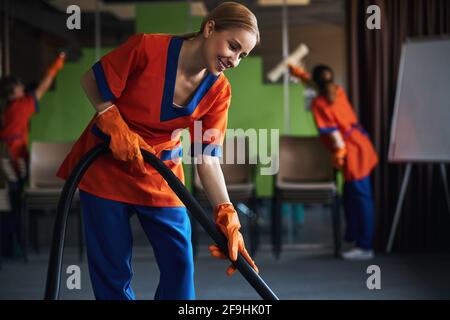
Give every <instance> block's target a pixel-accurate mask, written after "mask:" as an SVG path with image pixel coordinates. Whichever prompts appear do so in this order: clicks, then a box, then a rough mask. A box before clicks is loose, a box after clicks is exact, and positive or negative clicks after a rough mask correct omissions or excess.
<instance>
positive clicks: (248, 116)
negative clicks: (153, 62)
mask: <svg viewBox="0 0 450 320" xmlns="http://www.w3.org/2000/svg"><path fill="white" fill-rule="evenodd" d="M168 17H170V19H169V18H168ZM187 17H188V6H187V4H179V3H178V4H177V3H167V4H161V3H159V4H147V5H141V4H140V5H136V32H147V33H150V32H158V33H175V34H179V33H184V32H186V31H187V27H188V25H189V24H188V22H187ZM200 22H201V19H200V18H198V17H194V18H193V19H192V27H193V30H198V28H199V26H200ZM263 41H264V39H263ZM107 51H108V49H105V50H104V51H103V53H106V52H107ZM94 62H95V57H94V50H93V49H92V48H86V49H84V50H83V58H82V59H81V60H80V61H78V62H77V63H67V64H66V66H65V67H64V69H63V70H62V71H61V72H60V74H59V75H58V77H57V79H56V87H55V89H56V90H54V91H51V92H48V93H47V94H46V95H45V96H44V98H43V99H42V101H41V103H40V104H41V112H40V113H39V114H37V115H36V116H35V117H34V118H33V120H32V122H31V137H30V138H31V140H46V141H69V140H75V139H77V138H78V137H79V136H80V134H81V132H82V131H83V129H84V128H85V126H86V124H87V123H88V122H89V120H90V119H91V117H92V115H93V114H94V109H93V108H92V107H91V106H90V105H89V102H88V100H87V98H86V97H85V95H84V93H83V92H82V89H81V87H80V84H79V80H80V78H81V76H82V74H83V73H84V72H85V71H86V70H88V69H89V68H90V67H91V66H92V64H93V63H94ZM226 75H227V77H228V79H229V80H230V83H231V86H232V95H233V97H232V103H231V107H230V111H229V123H228V127H229V128H242V129H244V130H245V129H248V128H256V129H269V130H270V129H279V130H280V134H282V133H284V128H283V121H284V120H283V119H284V118H283V87H282V86H281V85H278V84H275V85H273V84H270V85H266V84H264V83H263V82H262V79H263V75H262V61H261V58H260V57H256V56H251V57H249V58H246V59H244V60H243V61H242V62H241V64H240V65H239V67H238V68H236V69H234V70H228V71H227V72H226ZM290 113H291V116H290V120H291V123H290V126H291V134H295V135H316V134H317V131H316V128H315V125H314V121H313V118H312V114H311V112H309V111H306V110H305V109H304V106H303V92H302V87H301V86H300V85H291V86H290ZM189 172H190V170H189V166H187V167H186V178H187V179H186V184H187V185H188V186H189V185H190V179H189V176H190V173H189ZM257 172H259V170H258V171H257ZM257 193H258V196H270V195H271V193H272V177H271V176H258V177H257Z"/></svg>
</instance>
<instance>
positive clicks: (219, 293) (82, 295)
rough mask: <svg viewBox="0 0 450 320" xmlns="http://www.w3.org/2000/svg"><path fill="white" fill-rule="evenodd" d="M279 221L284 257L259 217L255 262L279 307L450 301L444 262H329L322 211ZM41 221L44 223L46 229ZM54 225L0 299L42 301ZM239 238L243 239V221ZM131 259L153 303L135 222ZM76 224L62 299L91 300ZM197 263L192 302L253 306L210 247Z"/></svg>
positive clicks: (9, 263) (145, 251) (150, 274)
mask: <svg viewBox="0 0 450 320" xmlns="http://www.w3.org/2000/svg"><path fill="white" fill-rule="evenodd" d="M287 217H289V212H288V213H287V215H285V219H284V223H283V225H284V235H285V237H284V243H285V246H284V247H285V249H284V252H283V254H282V255H281V258H280V260H275V259H274V257H273V255H272V253H271V247H270V245H269V233H268V229H269V224H268V221H269V219H268V218H267V213H266V214H262V219H261V221H260V223H261V228H262V239H261V243H262V245H261V246H260V249H259V250H258V252H257V255H256V256H255V257H254V258H255V261H256V263H257V264H258V267H259V269H260V271H261V273H260V275H261V277H262V278H263V279H264V280H265V281H266V282H267V284H268V285H269V286H270V287H271V288H272V289H273V291H274V292H275V293H276V294H277V295H278V296H279V298H280V299H449V298H450V272H448V270H450V254H449V253H442V254H421V255H398V254H394V255H390V256H386V255H384V254H382V253H379V254H377V255H376V258H375V259H374V260H371V261H370V262H347V261H342V260H339V259H335V258H333V256H332V232H331V219H330V215H329V211H328V210H324V208H320V207H319V208H306V209H305V212H304V215H303V216H301V217H298V216H295V214H293V217H291V219H287ZM45 219H48V221H47V222H46V221H45ZM50 221H52V217H47V218H46V217H45V216H44V217H43V218H41V219H40V222H39V223H40V232H39V233H40V234H41V238H40V244H41V250H40V254H37V253H35V252H33V250H32V248H30V249H31V252H32V253H31V255H30V261H29V262H28V263H24V262H23V261H22V260H20V259H15V260H7V259H6V260H4V261H3V266H2V269H1V270H0V299H42V297H43V293H44V285H45V279H46V272H47V259H48V245H49V243H50V239H51V236H50V235H51V232H49V230H51V228H50V225H51V223H50ZM241 221H242V223H243V233H244V234H245V219H241ZM132 224H133V231H134V232H133V233H134V234H135V240H136V241H135V244H136V247H135V248H134V257H133V268H134V278H133V283H132V286H133V289H134V291H135V293H136V297H137V298H138V299H152V298H153V294H154V292H155V288H156V286H157V283H158V277H159V272H158V269H157V266H156V263H155V260H154V258H153V253H152V250H151V248H150V247H149V245H148V242H147V241H146V239H145V236H144V235H143V233H142V231H141V230H140V228H139V225H138V224H136V220H134V221H132ZM76 235H77V233H76V223H75V220H74V221H72V222H71V221H69V234H68V249H67V250H66V256H65V260H64V270H65V269H66V268H67V266H68V265H72V264H76V265H79V266H80V268H81V290H76V289H75V290H68V289H67V287H66V280H67V277H68V275H67V274H65V273H64V274H63V278H62V281H61V284H62V292H61V299H93V294H92V290H91V287H90V282H89V273H88V269H87V264H86V259H85V258H84V260H83V261H82V262H80V261H79V260H78V255H77V248H76V246H75V244H76V243H77V239H76ZM200 243H201V245H200V248H199V252H198V255H197V259H196V271H195V280H196V293H197V298H198V299H232V300H236V299H259V297H258V295H257V294H256V293H255V292H254V290H253V289H252V288H251V287H250V285H248V284H247V282H246V281H245V279H244V278H243V277H242V276H241V275H239V274H236V275H235V276H233V277H232V278H228V277H227V276H226V275H225V269H226V267H227V263H226V262H225V261H222V260H216V259H213V258H211V257H210V256H209V253H208V251H207V244H208V243H209V239H208V238H207V237H206V235H205V234H201V235H200ZM370 265H378V266H379V267H380V269H381V289H380V290H369V289H368V288H367V285H366V281H367V278H368V277H369V276H370V275H369V274H367V267H368V266H370Z"/></svg>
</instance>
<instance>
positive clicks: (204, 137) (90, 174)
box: [57, 34, 231, 207]
mask: <svg viewBox="0 0 450 320" xmlns="http://www.w3.org/2000/svg"><path fill="white" fill-rule="evenodd" d="M182 43H183V39H182V38H179V37H175V36H171V35H162V34H137V35H134V36H132V37H130V39H128V41H127V42H126V43H124V44H123V45H121V46H120V47H118V48H117V49H115V50H113V51H112V52H110V53H109V54H107V55H106V56H104V57H102V58H101V60H100V61H99V62H97V63H96V64H95V65H94V66H93V71H94V74H95V78H96V82H97V85H98V88H99V91H100V93H101V94H102V97H103V99H104V100H105V101H113V102H114V103H115V104H116V105H117V107H118V109H119V111H120V113H121V115H122V117H123V118H124V120H125V122H126V123H127V124H128V126H129V127H130V129H131V130H132V131H134V132H136V133H138V134H139V135H140V136H141V137H142V138H143V139H144V140H145V141H146V142H147V143H148V144H149V145H151V146H153V147H154V148H155V151H156V155H157V156H159V157H160V158H161V159H162V160H164V162H165V163H166V165H168V166H169V167H170V168H171V169H172V171H173V172H174V174H175V175H176V176H177V177H178V178H179V179H180V180H181V181H182V182H184V174H183V167H182V164H181V161H177V160H176V159H174V158H177V157H178V156H179V155H180V153H181V145H180V134H176V135H175V136H174V137H172V133H173V132H174V130H177V129H180V128H189V129H190V132H191V142H192V143H195V144H199V145H200V148H197V147H195V148H192V147H191V149H192V150H200V152H202V150H204V149H208V150H209V151H210V154H211V155H213V156H214V155H216V156H219V155H220V150H221V146H222V143H223V136H224V134H225V130H226V126H227V115H228V108H229V105H230V100H231V87H230V84H229V82H228V80H227V79H226V77H225V76H224V75H223V74H220V75H219V76H214V75H213V74H211V73H208V75H207V76H206V77H205V78H204V79H203V80H202V82H201V84H200V85H199V87H198V88H197V89H196V91H195V93H194V94H193V96H192V99H191V100H190V102H189V103H188V104H187V105H186V106H184V107H183V108H177V107H176V106H174V105H173V95H174V89H175V80H176V72H177V65H178V56H179V53H180V49H181V46H182ZM195 120H197V121H202V122H201V124H202V131H201V133H202V134H200V135H196V136H194V135H193V133H194V121H195ZM207 130H208V131H207ZM205 131H207V132H206V134H203V133H205ZM101 134H102V133H101V132H100V131H99V129H98V127H97V126H95V124H94V121H93V120H91V122H90V123H89V125H88V126H87V128H86V129H85V131H84V132H83V134H82V135H81V137H80V138H79V139H78V141H77V142H76V143H75V145H74V147H73V149H72V151H71V152H70V154H69V155H68V156H67V158H66V159H65V161H64V163H63V164H62V166H61V168H60V169H59V171H58V173H57V175H58V176H59V177H61V178H64V179H66V178H67V177H68V176H69V174H70V172H71V171H72V169H73V168H74V166H75V165H76V164H77V163H78V161H79V160H80V158H81V157H82V156H83V155H84V154H85V153H86V152H87V151H88V150H90V149H91V148H93V147H94V146H95V145H97V144H98V143H101V142H103V141H104V140H102V139H101V138H100V137H101ZM167 155H169V157H167ZM146 168H147V171H148V174H147V175H146V176H145V177H135V176H131V175H130V174H129V172H128V166H127V164H126V163H124V162H121V161H119V160H116V159H114V158H113V157H112V155H111V154H108V155H104V156H102V157H100V158H99V159H97V160H96V161H95V162H94V163H93V164H92V165H91V166H90V167H89V169H88V170H87V172H86V173H85V175H84V177H83V179H82V181H81V183H80V185H79V188H80V189H81V190H83V191H86V192H89V193H91V194H94V195H96V196H99V197H102V198H106V199H110V200H115V201H121V202H126V203H131V204H137V205H146V206H156V207H172V206H183V204H182V202H181V201H180V200H179V199H178V197H177V196H176V195H175V193H174V192H173V191H172V190H171V189H170V187H169V186H168V184H167V183H166V182H165V180H164V179H163V178H162V176H161V175H159V173H158V172H157V171H156V170H155V169H154V168H153V167H151V166H150V165H148V164H146Z"/></svg>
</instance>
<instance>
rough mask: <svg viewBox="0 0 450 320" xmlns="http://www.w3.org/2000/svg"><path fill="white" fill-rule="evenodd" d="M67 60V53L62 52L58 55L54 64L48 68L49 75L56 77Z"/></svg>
mask: <svg viewBox="0 0 450 320" xmlns="http://www.w3.org/2000/svg"><path fill="white" fill-rule="evenodd" d="M65 61H66V54H65V53H64V52H61V53H60V54H59V55H58V58H56V60H55V61H54V62H53V64H52V65H51V66H50V67H49V68H48V70H47V75H48V76H50V77H52V78H54V77H55V76H56V74H57V73H58V72H59V70H61V69H62V68H63V67H64V63H65Z"/></svg>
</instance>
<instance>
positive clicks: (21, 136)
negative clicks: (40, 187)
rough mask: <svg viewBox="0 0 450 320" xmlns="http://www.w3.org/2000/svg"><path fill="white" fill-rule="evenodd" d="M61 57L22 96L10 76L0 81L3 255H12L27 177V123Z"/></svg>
mask: <svg viewBox="0 0 450 320" xmlns="http://www.w3.org/2000/svg"><path fill="white" fill-rule="evenodd" d="M64 61H65V54H64V53H61V54H59V56H58V57H57V59H56V60H55V61H54V62H53V64H52V65H51V66H50V67H49V68H48V70H47V73H46V75H45V77H44V78H43V79H42V80H41V82H40V83H39V84H38V86H37V88H36V89H35V90H34V91H33V92H31V93H26V92H25V87H24V85H23V84H22V82H21V81H20V80H19V79H18V78H16V77H14V76H6V77H5V78H3V79H1V80H0V100H1V104H2V126H1V130H0V139H1V140H2V143H3V146H4V147H5V148H6V155H7V156H6V157H5V158H3V159H2V170H3V172H4V174H5V176H6V179H7V181H8V191H9V198H10V203H11V207H12V210H11V214H9V215H4V217H3V219H4V220H3V229H4V230H2V231H3V232H2V234H3V237H4V239H2V240H3V244H4V248H3V251H4V252H5V255H7V256H12V255H13V245H14V241H13V237H14V233H15V231H16V229H17V220H18V217H19V213H20V210H21V195H22V191H23V186H24V183H25V181H26V178H27V174H28V172H27V171H28V156H29V155H28V131H29V125H28V124H29V121H30V119H31V117H32V116H33V114H34V113H35V112H38V111H39V105H38V101H39V100H40V99H41V98H42V96H43V95H44V94H45V93H46V92H47V90H48V89H49V88H50V86H51V84H52V82H53V79H54V78H55V76H56V74H57V73H58V71H59V70H61V68H62V67H63V66H64Z"/></svg>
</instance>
